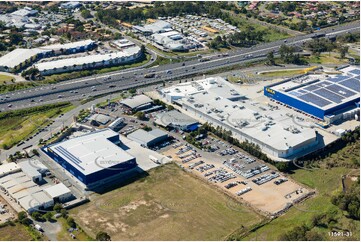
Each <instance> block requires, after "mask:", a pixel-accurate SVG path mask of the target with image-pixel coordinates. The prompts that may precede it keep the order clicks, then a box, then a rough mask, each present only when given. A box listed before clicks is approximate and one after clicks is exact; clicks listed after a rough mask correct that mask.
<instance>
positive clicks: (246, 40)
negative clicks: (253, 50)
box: [208, 26, 267, 49]
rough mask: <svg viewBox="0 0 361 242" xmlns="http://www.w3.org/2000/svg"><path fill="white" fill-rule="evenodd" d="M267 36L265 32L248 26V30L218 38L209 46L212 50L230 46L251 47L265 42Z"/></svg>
mask: <svg viewBox="0 0 361 242" xmlns="http://www.w3.org/2000/svg"><path fill="white" fill-rule="evenodd" d="M266 34H267V32H266V31H264V30H256V29H255V28H253V27H251V26H248V27H247V29H246V30H244V31H241V32H236V33H233V34H230V35H228V36H227V37H226V36H223V37H221V36H217V37H216V38H214V40H212V41H211V42H210V43H209V44H208V46H209V47H210V48H212V49H220V48H227V47H229V45H233V46H237V47H250V46H252V45H256V44H258V43H260V42H262V41H264V36H265V35H266Z"/></svg>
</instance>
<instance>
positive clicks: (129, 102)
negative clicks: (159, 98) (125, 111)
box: [119, 94, 153, 109]
mask: <svg viewBox="0 0 361 242" xmlns="http://www.w3.org/2000/svg"><path fill="white" fill-rule="evenodd" d="M152 102H153V100H152V99H150V98H149V97H148V96H146V95H144V94H141V95H136V96H134V97H129V98H126V99H124V100H121V101H120V102H119V103H120V104H123V105H125V106H128V107H129V108H131V109H136V108H138V107H140V106H142V105H146V104H148V103H152Z"/></svg>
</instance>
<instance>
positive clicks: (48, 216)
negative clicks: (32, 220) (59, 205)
mask: <svg viewBox="0 0 361 242" xmlns="http://www.w3.org/2000/svg"><path fill="white" fill-rule="evenodd" d="M52 217H53V214H52V213H51V212H47V213H46V214H44V215H43V218H44V219H45V220H47V221H51V219H52Z"/></svg>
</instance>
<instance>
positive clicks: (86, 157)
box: [48, 129, 134, 175]
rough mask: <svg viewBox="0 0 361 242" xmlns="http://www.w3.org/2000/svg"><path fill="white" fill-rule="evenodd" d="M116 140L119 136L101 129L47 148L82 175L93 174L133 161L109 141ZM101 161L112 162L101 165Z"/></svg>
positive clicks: (111, 131) (131, 157)
mask: <svg viewBox="0 0 361 242" xmlns="http://www.w3.org/2000/svg"><path fill="white" fill-rule="evenodd" d="M116 138H117V139H118V140H117V141H115V142H119V134H118V133H116V132H114V131H113V130H111V129H102V130H98V131H95V132H92V133H89V134H85V135H82V136H79V137H76V138H73V139H69V140H66V141H63V142H60V143H56V144H54V145H51V146H49V147H48V149H50V150H51V151H52V152H54V153H56V154H57V155H58V156H60V157H61V158H62V159H63V160H65V161H66V162H67V163H69V164H71V165H72V166H73V167H75V168H76V169H77V170H78V171H79V172H80V173H82V174H84V175H89V174H94V173H96V172H98V171H102V170H104V169H107V168H110V167H112V166H114V165H116V164H119V163H123V162H127V161H129V160H133V159H134V157H133V156H131V155H129V154H128V153H127V152H126V151H125V150H123V149H122V148H120V147H119V146H117V144H116V143H113V142H112V141H110V140H109V139H116ZM102 160H107V161H112V162H109V163H104V164H103V163H102V162H101V161H102Z"/></svg>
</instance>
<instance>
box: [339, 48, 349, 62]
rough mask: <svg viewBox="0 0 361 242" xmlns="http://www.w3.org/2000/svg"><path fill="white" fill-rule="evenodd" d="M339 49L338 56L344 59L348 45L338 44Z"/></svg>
mask: <svg viewBox="0 0 361 242" xmlns="http://www.w3.org/2000/svg"><path fill="white" fill-rule="evenodd" d="M339 51H340V58H341V59H344V58H345V57H346V54H347V53H348V46H340V47H339Z"/></svg>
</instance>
